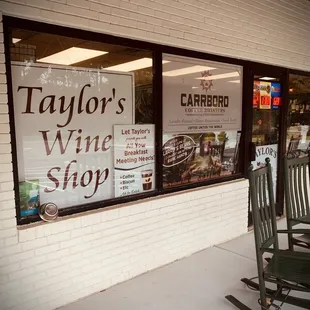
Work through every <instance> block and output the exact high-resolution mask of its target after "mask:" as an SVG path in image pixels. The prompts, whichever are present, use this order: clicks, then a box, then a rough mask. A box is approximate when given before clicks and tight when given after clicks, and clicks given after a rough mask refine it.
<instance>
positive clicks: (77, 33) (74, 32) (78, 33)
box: [3, 15, 252, 225]
mask: <svg viewBox="0 0 310 310" xmlns="http://www.w3.org/2000/svg"><path fill="white" fill-rule="evenodd" d="M3 26H4V27H3V29H4V48H5V59H6V76H7V87H8V105H9V120H10V130H11V147H12V164H13V176H14V192H15V204H16V219H17V224H18V225H24V224H29V223H33V222H37V221H41V219H40V217H39V216H38V215H30V216H27V217H21V215H20V199H19V178H18V167H17V152H16V135H15V120H14V106H13V94H12V78H11V61H10V29H12V28H19V29H24V30H29V31H37V32H42V33H48V34H54V35H62V36H68V37H73V38H80V39H86V40H92V41H97V42H105V43H109V44H115V45H119V46H127V47H131V48H138V49H143V50H148V51H150V52H152V55H153V107H154V124H155V145H156V152H155V156H156V180H155V184H156V187H155V190H154V191H152V192H149V193H142V194H136V195H132V196H125V197H118V198H111V199H107V200H102V201H96V202H92V203H86V204H81V205H75V206H72V207H66V208H63V209H60V210H59V216H60V217H63V216H67V215H72V214H77V213H82V212H86V211H90V210H95V209H104V208H106V207H111V206H115V205H120V204H124V203H128V202H134V201H137V200H141V199H144V198H152V197H156V196H161V195H165V194H168V193H177V192H180V191H184V190H190V189H194V188H199V187H202V186H208V185H212V184H220V183H224V182H228V181H232V180H237V179H241V178H244V177H246V174H247V163H248V161H249V154H248V152H246V149H247V148H246V146H247V143H248V141H249V138H248V136H249V131H250V128H251V127H250V126H251V120H249V111H248V110H249V109H247V108H246V104H245V101H246V100H249V99H250V95H251V94H250V93H251V89H252V86H251V88H250V89H248V86H249V83H248V82H249V79H248V77H249V64H250V62H248V61H245V60H241V59H234V58H230V57H225V56H219V55H213V54H209V53H205V52H199V51H193V50H188V49H183V48H178V47H172V46H165V45H161V44H157V43H150V42H144V41H140V40H135V39H129V38H124V37H118V36H114V35H109V34H105V33H99V32H92V31H88V30H82V29H77V28H70V27H64V26H59V25H52V24H48V23H43V22H37V21H31V20H27V19H21V18H16V17H10V16H6V15H4V16H3ZM163 54H170V55H177V56H184V57H190V58H196V59H201V60H209V61H216V62H220V63H227V64H232V65H239V66H241V67H242V70H243V71H242V72H243V77H242V134H241V139H240V144H239V147H240V149H239V150H240V151H239V154H240V156H239V169H240V172H239V173H236V174H232V175H229V176H224V177H220V178H216V179H209V180H205V181H200V182H195V183H192V184H184V185H180V186H177V187H172V188H166V189H163V183H162V177H163V166H162V162H163V158H162V151H161V150H162V145H163V141H162V138H163V130H162V106H163V102H162V81H163V78H162V56H163ZM245 86H247V87H245Z"/></svg>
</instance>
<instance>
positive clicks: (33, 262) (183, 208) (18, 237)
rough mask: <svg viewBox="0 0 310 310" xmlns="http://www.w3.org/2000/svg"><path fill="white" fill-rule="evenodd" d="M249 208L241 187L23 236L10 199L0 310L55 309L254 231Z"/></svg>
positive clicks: (0, 259)
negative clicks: (17, 226)
mask: <svg viewBox="0 0 310 310" xmlns="http://www.w3.org/2000/svg"><path fill="white" fill-rule="evenodd" d="M1 193H2V192H1ZM247 203H248V182H247V181H246V180H239V181H235V182H229V183H225V184H222V185H221V186H210V187H206V188H201V189H198V190H192V191H186V192H183V193H181V194H177V195H167V196H165V197H162V198H161V197H159V198H156V199H146V200H144V201H141V202H138V203H131V204H126V205H123V206H121V207H120V208H114V209H113V208H112V209H110V210H105V211H98V212H89V213H86V214H84V215H83V216H79V217H73V218H70V217H69V218H64V219H61V220H59V221H58V222H56V223H52V224H47V223H40V224H37V225H33V226H29V227H23V228H22V229H20V230H17V228H16V224H15V219H14V217H15V208H14V202H13V200H12V197H10V199H9V200H8V201H1V207H3V208H2V209H3V211H0V300H1V304H0V309H1V310H13V309H14V310H17V309H20V310H27V309H36V310H39V309H40V310H41V309H46V310H49V309H55V308H56V307H59V306H61V305H64V304H66V303H69V302H72V301H75V300H77V299H79V298H82V297H84V296H87V295H89V294H91V293H94V292H98V291H100V290H103V289H106V288H108V287H110V286H112V285H115V284H117V283H119V282H122V281H125V280H127V279H130V278H132V277H134V276H137V275H139V274H141V273H143V272H146V271H148V270H151V269H154V268H156V267H159V266H162V265H164V264H167V263H170V262H172V261H174V260H177V259H180V258H182V257H185V256H188V255H190V254H192V253H194V252H197V251H199V250H202V249H204V248H206V247H208V246H212V245H214V244H218V243H220V242H223V241H225V240H229V239H232V238H235V237H237V236H239V235H241V234H243V233H245V232H246V230H247V227H246V226H247V225H246V224H247ZM2 209H1V210H2Z"/></svg>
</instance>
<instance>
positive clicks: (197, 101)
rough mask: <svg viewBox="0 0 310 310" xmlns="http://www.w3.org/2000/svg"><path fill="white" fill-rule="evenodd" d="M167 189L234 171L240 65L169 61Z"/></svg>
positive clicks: (165, 80) (166, 65) (165, 82)
mask: <svg viewBox="0 0 310 310" xmlns="http://www.w3.org/2000/svg"><path fill="white" fill-rule="evenodd" d="M164 61H166V63H164V64H163V186H164V187H165V188H168V187H172V186H178V185H184V184H189V183H195V182H201V181H205V180H208V179H211V178H219V177H223V176H227V175H231V174H232V173H234V172H235V168H236V162H235V159H236V158H237V152H236V144H237V132H238V131H239V130H240V129H241V114H242V68H241V67H240V66H235V65H228V64H222V63H216V62H211V61H204V60H197V59H192V58H187V57H178V56H169V55H165V56H164Z"/></svg>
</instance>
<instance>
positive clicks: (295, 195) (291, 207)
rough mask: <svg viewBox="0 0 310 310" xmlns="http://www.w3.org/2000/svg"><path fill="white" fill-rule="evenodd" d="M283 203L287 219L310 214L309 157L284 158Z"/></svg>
mask: <svg viewBox="0 0 310 310" xmlns="http://www.w3.org/2000/svg"><path fill="white" fill-rule="evenodd" d="M284 181H285V203H286V213H287V217H288V219H298V218H301V217H304V216H307V215H309V214H310V204H309V196H308V194H309V193H308V191H309V157H308V156H306V157H302V158H293V159H288V158H287V156H285V158H284Z"/></svg>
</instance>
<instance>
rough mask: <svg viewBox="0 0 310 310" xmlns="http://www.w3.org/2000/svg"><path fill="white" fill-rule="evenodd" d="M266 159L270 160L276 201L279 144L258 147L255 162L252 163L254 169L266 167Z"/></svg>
mask: <svg viewBox="0 0 310 310" xmlns="http://www.w3.org/2000/svg"><path fill="white" fill-rule="evenodd" d="M266 158H269V159H270V165H271V169H272V179H273V188H274V198H275V199H276V196H275V195H276V185H277V172H278V171H277V167H278V144H269V145H261V146H256V157H255V161H252V165H253V169H254V170H255V169H257V168H261V167H264V166H265V165H266Z"/></svg>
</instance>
